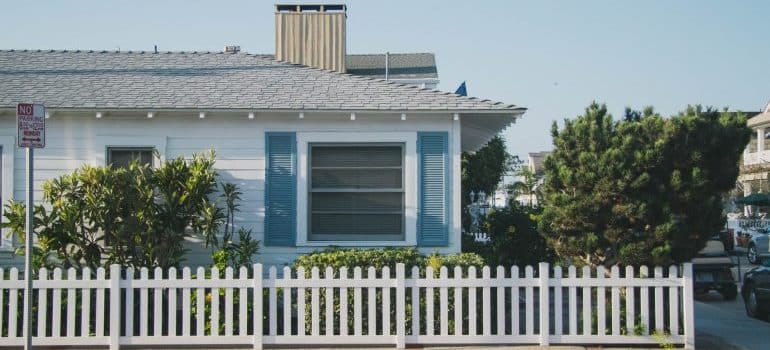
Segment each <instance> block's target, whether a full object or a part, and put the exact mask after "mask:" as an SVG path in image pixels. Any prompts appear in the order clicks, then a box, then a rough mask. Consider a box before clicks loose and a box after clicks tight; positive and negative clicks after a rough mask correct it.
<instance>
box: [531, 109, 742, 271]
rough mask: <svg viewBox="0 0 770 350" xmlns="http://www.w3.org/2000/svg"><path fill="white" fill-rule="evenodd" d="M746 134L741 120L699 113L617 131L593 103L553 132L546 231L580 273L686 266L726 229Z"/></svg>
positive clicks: (638, 120) (633, 118) (643, 116)
mask: <svg viewBox="0 0 770 350" xmlns="http://www.w3.org/2000/svg"><path fill="white" fill-rule="evenodd" d="M750 133H751V130H750V129H749V128H748V127H747V126H746V119H745V117H744V116H743V115H740V114H735V113H727V112H718V111H716V110H713V109H710V108H707V109H703V108H701V107H700V106H695V107H688V108H687V109H686V110H685V111H683V112H681V113H679V114H678V115H676V116H673V117H671V118H663V117H661V116H660V115H659V114H656V113H655V112H654V111H653V110H652V108H647V109H645V110H644V111H643V112H635V111H630V110H627V111H626V115H625V118H624V119H623V120H620V121H614V120H613V118H612V116H611V115H610V114H609V113H608V112H607V108H606V106H605V105H599V104H597V103H593V104H591V105H590V106H589V107H588V108H587V109H586V111H585V113H584V114H583V115H582V116H579V117H577V118H576V119H575V120H566V121H565V124H564V128H563V129H562V130H559V129H558V128H557V126H556V124H555V123H554V125H553V127H552V135H553V143H554V152H553V153H552V154H551V155H550V156H549V157H548V158H547V159H546V161H545V164H544V166H545V184H544V189H543V192H544V203H543V215H542V218H541V221H540V229H541V231H542V232H543V233H544V234H545V235H546V238H547V240H548V243H549V245H550V246H551V247H552V248H553V249H554V250H555V251H556V252H557V254H558V255H559V256H560V257H561V258H562V259H565V260H568V261H569V262H572V263H575V264H589V265H610V264H616V263H617V264H621V265H642V264H669V263H678V262H683V261H687V260H689V259H691V258H692V257H693V256H695V255H696V254H697V252H698V251H699V250H700V249H702V247H703V246H704V245H705V242H706V240H707V239H708V238H709V237H710V236H711V235H712V234H714V233H715V232H717V231H719V229H720V228H721V227H722V226H723V225H724V220H725V218H724V216H723V215H722V201H721V196H722V195H723V194H724V193H725V192H727V191H729V190H730V189H732V187H733V186H734V184H735V180H736V178H737V175H738V161H739V159H740V155H741V153H742V151H743V149H744V148H745V146H746V144H747V143H748V141H749V137H750Z"/></svg>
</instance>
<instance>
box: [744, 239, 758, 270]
mask: <svg viewBox="0 0 770 350" xmlns="http://www.w3.org/2000/svg"><path fill="white" fill-rule="evenodd" d="M746 258H748V260H749V263H751V264H752V265H756V264H759V256H758V254H757V246H756V245H754V243H752V244H749V250H748V251H747V252H746Z"/></svg>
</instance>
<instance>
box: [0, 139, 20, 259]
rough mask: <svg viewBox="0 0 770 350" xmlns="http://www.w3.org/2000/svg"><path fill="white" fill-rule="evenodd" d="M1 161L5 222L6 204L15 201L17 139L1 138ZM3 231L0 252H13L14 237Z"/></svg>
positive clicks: (1, 206)
mask: <svg viewBox="0 0 770 350" xmlns="http://www.w3.org/2000/svg"><path fill="white" fill-rule="evenodd" d="M0 150H1V151H2V153H1V154H0V161H1V162H2V179H0V187H1V188H0V191H2V203H0V220H2V221H3V222H5V216H3V215H2V214H3V211H4V210H5V204H6V203H8V200H10V199H13V186H14V182H13V173H14V171H15V168H14V166H13V160H14V157H15V156H16V138H15V137H13V136H0ZM7 230H8V229H3V230H2V232H0V234H2V238H0V251H12V250H13V239H14V238H13V237H8V235H6V231H7Z"/></svg>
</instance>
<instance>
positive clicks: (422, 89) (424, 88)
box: [267, 56, 525, 108]
mask: <svg viewBox="0 0 770 350" xmlns="http://www.w3.org/2000/svg"><path fill="white" fill-rule="evenodd" d="M267 59H268V60H272V61H275V62H278V63H284V64H290V65H293V66H298V67H300V68H306V69H313V70H319V71H322V72H326V73H332V74H337V75H340V76H347V77H351V78H353V79H363V80H369V81H377V82H380V83H386V84H390V85H399V86H401V87H415V88H418V89H419V91H425V92H429V93H434V94H442V95H454V97H457V98H460V99H466V100H468V101H472V102H482V103H488V104H491V105H493V106H495V105H498V106H499V105H501V104H502V105H505V107H506V108H525V107H519V106H517V105H515V104H507V103H505V102H502V101H493V100H489V99H480V98H479V97H475V96H464V95H459V94H456V93H454V92H451V91H442V90H438V89H431V88H427V87H420V86H419V85H416V84H407V83H401V82H396V81H393V80H385V79H382V78H375V77H367V76H361V75H354V74H350V73H342V72H338V71H335V70H330V69H324V68H319V67H313V66H308V65H304V64H300V63H294V62H289V61H281V60H278V59H276V58H275V57H274V56H273V57H268V58H267Z"/></svg>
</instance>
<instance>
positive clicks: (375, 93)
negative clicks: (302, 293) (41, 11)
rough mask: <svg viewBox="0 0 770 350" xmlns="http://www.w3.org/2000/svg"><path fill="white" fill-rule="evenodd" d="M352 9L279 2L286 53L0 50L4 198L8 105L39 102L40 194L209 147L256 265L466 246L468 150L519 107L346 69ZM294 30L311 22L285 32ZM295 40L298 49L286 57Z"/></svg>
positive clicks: (199, 260)
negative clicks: (67, 180)
mask: <svg viewBox="0 0 770 350" xmlns="http://www.w3.org/2000/svg"><path fill="white" fill-rule="evenodd" d="M345 16H346V14H345V10H344V6H343V8H342V9H337V8H333V7H332V8H327V9H324V8H323V7H322V8H321V10H320V11H313V12H308V11H304V8H300V7H296V8H294V9H293V8H291V7H290V8H288V9H287V8H281V5H279V6H278V11H277V12H276V20H277V30H278V33H277V36H276V37H277V42H276V56H275V57H276V58H277V59H276V58H274V57H273V56H271V55H255V54H248V53H242V52H108V51H88V50H79V51H53V50H51V51H40V50H35V51H31V50H6V51H0V149H1V150H2V163H0V164H1V165H2V167H0V174H2V176H1V177H0V181H1V182H2V186H1V188H2V197H1V199H2V201H3V202H4V203H5V202H6V201H7V200H8V199H11V198H15V199H17V200H23V198H24V189H25V177H24V166H25V163H24V150H23V149H19V148H17V147H16V146H15V145H16V139H15V136H16V127H15V118H16V117H15V106H16V104H17V103H20V102H34V103H42V104H44V105H45V106H46V107H47V111H48V114H49V118H48V119H47V131H46V134H47V145H46V148H45V149H42V150H39V151H37V152H36V163H35V168H36V169H35V174H36V178H35V183H34V186H35V198H36V200H40V197H41V193H40V188H41V184H42V182H44V181H46V180H48V179H51V178H54V177H57V176H60V175H63V174H66V173H69V172H71V171H73V170H75V169H77V168H78V167H80V166H82V165H84V164H93V165H104V164H106V163H107V162H120V161H121V160H123V159H127V158H131V157H139V158H143V159H145V160H146V161H148V162H152V163H153V164H158V163H159V162H162V161H164V160H165V159H170V158H173V157H178V156H190V155H192V154H193V153H199V152H203V151H206V150H208V149H214V150H216V153H217V159H216V167H217V170H218V171H219V173H220V174H221V176H222V178H223V180H226V181H231V182H234V183H235V184H237V185H239V187H240V189H241V190H242V192H243V193H244V194H243V201H242V211H241V213H240V215H239V216H238V217H237V218H236V220H237V222H236V224H237V225H238V226H244V227H247V228H252V229H253V230H254V232H255V234H256V236H257V237H256V238H257V239H260V240H261V241H262V244H263V247H262V249H261V254H260V255H259V256H258V257H257V260H259V261H260V262H263V263H268V264H283V263H289V262H291V261H292V260H293V259H294V258H295V257H296V255H297V254H299V253H304V252H310V251H313V250H317V249H319V248H322V247H325V246H329V245H336V246H356V247H382V246H418V247H420V248H421V249H424V250H425V251H438V252H441V253H450V252H458V251H460V233H461V225H460V212H461V200H460V198H461V197H460V195H461V188H460V153H461V152H462V151H473V150H476V149H478V148H479V147H481V146H482V145H483V144H484V143H485V142H486V141H487V140H488V139H490V138H491V137H493V136H494V135H495V134H496V133H497V132H499V131H500V130H502V129H503V128H505V127H506V126H507V125H509V124H510V123H512V122H513V121H514V120H515V119H516V118H519V117H520V116H521V115H522V114H523V113H524V112H525V108H522V107H519V106H515V105H510V104H504V103H500V102H493V101H489V100H483V99H479V98H473V97H463V96H459V95H456V94H453V93H447V92H441V91H436V90H430V89H426V88H420V87H419V86H415V85H406V84H400V83H395V82H393V81H385V80H383V79H379V78H366V77H361V76H354V75H350V74H346V73H345V64H344V63H340V62H344V61H345V60H344V59H343V58H344V57H345V48H344V37H345V32H344V31H345V25H344V23H345V22H344V19H345ZM298 25H303V26H304V28H305V29H306V31H302V32H301V31H299V30H293V29H291V28H296V27H295V26H298ZM308 33H310V34H312V35H308V36H307V37H303V35H305V34H308ZM340 38H341V40H340ZM296 42H304V43H306V45H299V44H297V45H294V44H295V43H296ZM287 45H288V46H291V45H294V46H293V47H294V50H298V51H296V52H290V54H287V53H286V52H284V51H286V46H287ZM235 51H237V50H235ZM319 52H320V53H319ZM340 56H342V58H341V57H340ZM298 57H299V58H298ZM281 60H283V61H281ZM287 61H288V62H287ZM292 62H295V63H292ZM298 63H305V64H309V65H312V66H313V67H311V66H306V65H301V64H298ZM153 151H155V152H157V153H156V154H158V155H159V157H157V158H156V157H155V156H153ZM3 237H5V235H3ZM189 243H190V245H189V246H190V248H191V249H192V251H191V253H190V254H191V255H190V256H188V259H187V264H190V265H198V264H207V263H208V262H209V259H210V258H209V252H208V251H206V250H204V249H203V248H202V245H201V244H200V242H194V241H190V242H189ZM13 244H14V243H13V240H11V239H9V238H4V239H3V241H2V246H1V247H0V248H1V249H3V250H4V251H5V253H4V254H3V255H2V257H3V259H2V260H0V265H12V264H13V265H17V264H20V263H21V259H17V258H14V257H13V256H12V254H10V253H8V252H9V251H10V250H11V249H12V245H13Z"/></svg>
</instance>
